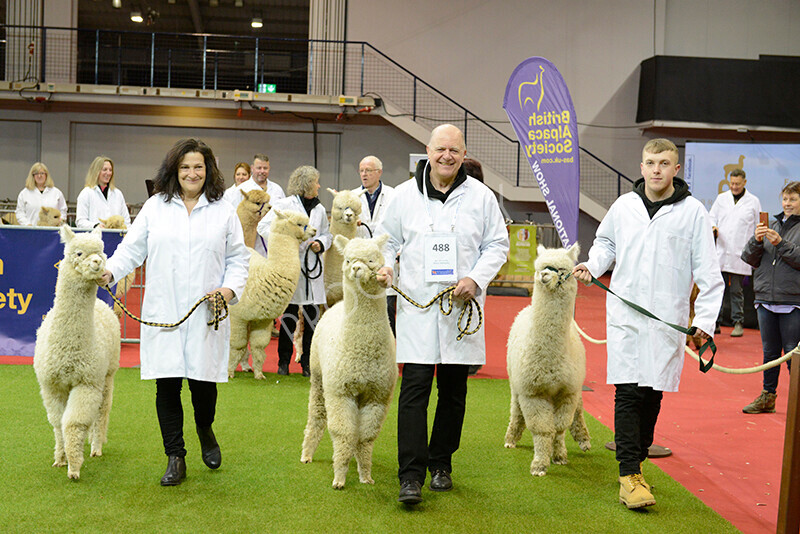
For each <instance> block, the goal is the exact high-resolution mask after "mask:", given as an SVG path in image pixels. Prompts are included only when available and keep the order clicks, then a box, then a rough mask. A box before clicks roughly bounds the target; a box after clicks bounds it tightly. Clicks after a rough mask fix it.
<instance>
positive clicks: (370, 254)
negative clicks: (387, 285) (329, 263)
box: [333, 234, 389, 295]
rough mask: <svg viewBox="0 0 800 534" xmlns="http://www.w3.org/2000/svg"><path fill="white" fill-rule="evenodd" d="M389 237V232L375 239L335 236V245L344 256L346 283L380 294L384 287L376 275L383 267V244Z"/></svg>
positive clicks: (343, 265) (343, 270)
mask: <svg viewBox="0 0 800 534" xmlns="http://www.w3.org/2000/svg"><path fill="white" fill-rule="evenodd" d="M387 239H389V235H388V234H382V235H379V236H378V237H376V238H373V239H361V238H355V239H347V238H346V237H345V236H343V235H337V236H336V237H334V238H333V246H335V247H336V249H337V250H338V251H339V253H340V254H341V255H342V256H343V258H344V259H343V260H342V276H343V278H344V282H345V284H347V283H348V282H349V283H351V284H356V285H357V286H358V287H360V288H361V289H362V290H363V291H364V292H366V293H369V294H373V295H375V294H378V293H380V292H381V291H382V290H383V287H381V286H380V284H378V281H377V280H376V279H375V275H377V274H378V269H380V268H381V267H383V265H384V260H383V253H382V250H383V245H385V244H386V240H387Z"/></svg>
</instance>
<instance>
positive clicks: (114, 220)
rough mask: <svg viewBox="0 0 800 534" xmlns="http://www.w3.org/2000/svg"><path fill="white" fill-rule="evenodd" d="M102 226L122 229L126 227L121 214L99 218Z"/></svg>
mask: <svg viewBox="0 0 800 534" xmlns="http://www.w3.org/2000/svg"><path fill="white" fill-rule="evenodd" d="M99 220H100V222H101V223H103V226H104V227H106V228H107V229H109V230H124V229H126V228H127V226H126V225H125V219H124V218H123V217H122V215H111V216H110V217H109V218H108V219H99Z"/></svg>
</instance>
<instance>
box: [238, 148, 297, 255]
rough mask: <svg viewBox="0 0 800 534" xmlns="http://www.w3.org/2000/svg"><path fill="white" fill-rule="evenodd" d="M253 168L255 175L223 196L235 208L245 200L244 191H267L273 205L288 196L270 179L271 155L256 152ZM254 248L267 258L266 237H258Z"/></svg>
mask: <svg viewBox="0 0 800 534" xmlns="http://www.w3.org/2000/svg"><path fill="white" fill-rule="evenodd" d="M251 170H252V173H253V175H252V176H251V177H250V179H249V180H247V181H245V182H243V183H241V184H239V185H238V186H236V187H232V188H228V189H227V190H226V191H225V196H224V197H223V198H224V199H225V200H227V201H228V202H229V203H230V204H231V205H232V206H233V209H234V210H235V209H236V208H238V207H239V203H240V202H241V201H242V200H244V195H243V194H242V191H254V190H256V189H261V190H262V191H266V192H267V194H268V195H269V203H270V205H273V206H274V205H275V202H277V201H278V200H280V199H282V198H286V194H285V193H284V192H283V188H282V187H281V186H280V185H278V184H277V183H275V182H274V181H271V180H270V179H269V157H268V156H267V155H266V154H256V155H255V156H253V166H252V167H251ZM253 248H254V249H255V250H256V252H258V253H259V254H261V255H262V256H264V257H265V258H266V257H267V241H266V239H263V238H258V239H256V246H255V247H253Z"/></svg>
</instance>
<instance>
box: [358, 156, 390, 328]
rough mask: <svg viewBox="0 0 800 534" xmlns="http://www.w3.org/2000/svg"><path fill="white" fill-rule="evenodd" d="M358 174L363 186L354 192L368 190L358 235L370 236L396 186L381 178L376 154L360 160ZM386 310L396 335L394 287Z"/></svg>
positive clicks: (380, 163)
mask: <svg viewBox="0 0 800 534" xmlns="http://www.w3.org/2000/svg"><path fill="white" fill-rule="evenodd" d="M358 175H359V177H360V178H361V187H356V188H355V189H353V192H354V193H360V192H361V191H365V190H366V192H365V193H364V194H363V195H361V217H360V219H359V227H358V233H357V234H356V235H357V236H358V237H363V238H370V237H372V236H373V234H374V233H375V230H376V229H377V228H378V226H379V225H380V223H381V219H383V214H384V212H385V211H386V206H387V205H388V204H389V202H390V201H391V200H392V197H394V188H393V187H392V186H390V185H386V184H384V183H383V181H382V180H381V177H382V176H383V163H382V162H381V160H379V159H378V158H377V157H375V156H366V157H365V158H363V159H362V160H361V162H359V164H358ZM392 265H395V263H393V264H392ZM386 311H387V312H388V313H389V326H390V327H391V328H392V334H395V335H396V331H395V315H396V311H397V293H395V291H394V290H393V289H387V290H386Z"/></svg>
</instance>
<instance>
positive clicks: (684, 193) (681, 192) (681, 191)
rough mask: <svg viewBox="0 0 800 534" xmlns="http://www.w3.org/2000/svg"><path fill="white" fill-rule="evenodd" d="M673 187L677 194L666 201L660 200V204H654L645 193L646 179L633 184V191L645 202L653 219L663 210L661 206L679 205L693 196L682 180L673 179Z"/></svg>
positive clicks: (673, 194)
mask: <svg viewBox="0 0 800 534" xmlns="http://www.w3.org/2000/svg"><path fill="white" fill-rule="evenodd" d="M672 186H673V187H674V188H675V192H674V193H672V195H671V196H670V197H669V198H665V199H664V200H659V201H658V202H653V201H652V200H650V199H649V198H647V195H646V194H645V192H644V178H639V179H638V180H636V182H635V183H634V184H633V190H634V191H636V194H637V195H639V196H640V197H641V199H642V201H644V207H645V208H647V214H648V215H650V218H651V219H652V218H653V217H654V216H655V214H656V213H657V212H658V210H660V209H661V206H666V205H667V204H677V203H678V202H680V201H681V200H683V199H684V198H686V197H690V196H692V194H691V193H690V192H689V186H688V185H686V182H684V181H683V180H681V179H680V178H673V179H672Z"/></svg>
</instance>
